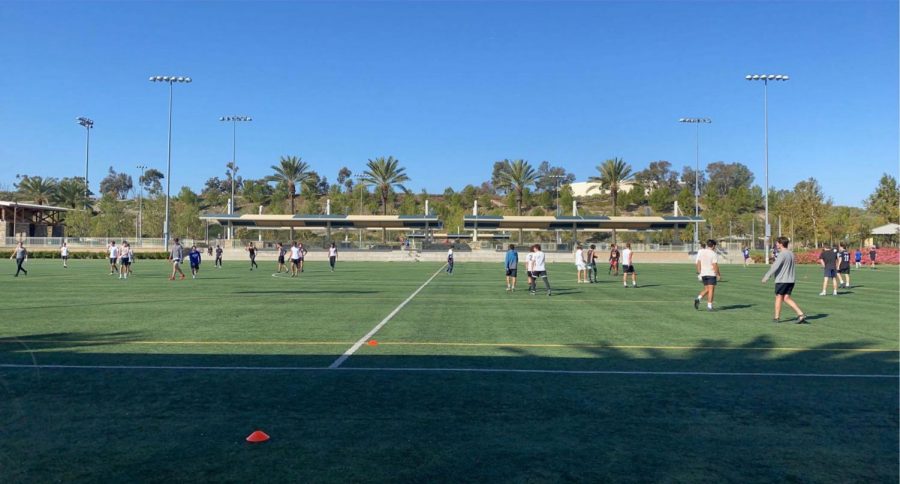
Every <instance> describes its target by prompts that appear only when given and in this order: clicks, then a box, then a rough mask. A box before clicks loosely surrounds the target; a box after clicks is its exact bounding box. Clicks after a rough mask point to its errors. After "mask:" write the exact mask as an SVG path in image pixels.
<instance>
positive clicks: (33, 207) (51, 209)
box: [0, 200, 72, 212]
mask: <svg viewBox="0 0 900 484" xmlns="http://www.w3.org/2000/svg"><path fill="white" fill-rule="evenodd" d="M0 207H15V208H27V209H30V210H46V211H48V212H68V211H69V210H72V209H71V208H66V207H54V206H53V205H38V204H35V203H22V202H9V201H6V200H0Z"/></svg>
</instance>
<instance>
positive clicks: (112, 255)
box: [59, 240, 134, 279]
mask: <svg viewBox="0 0 900 484" xmlns="http://www.w3.org/2000/svg"><path fill="white" fill-rule="evenodd" d="M106 251H107V252H108V253H109V275H113V274H119V279H128V275H129V274H131V273H132V271H131V263H132V262H134V251H133V250H132V249H131V244H129V243H128V242H127V241H125V240H123V241H122V245H120V246H116V241H115V240H112V241H110V242H109V245H108V246H107V247H106ZM59 252H60V256H61V257H62V258H63V267H68V262H69V248H68V247H67V246H66V243H65V242H63V245H62V247H60V248H59ZM63 254H65V255H63ZM116 261H118V262H119V264H118V265H117V264H116Z"/></svg>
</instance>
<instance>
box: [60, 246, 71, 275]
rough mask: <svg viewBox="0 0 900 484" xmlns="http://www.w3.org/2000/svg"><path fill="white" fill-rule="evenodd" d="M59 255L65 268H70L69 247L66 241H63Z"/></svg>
mask: <svg viewBox="0 0 900 484" xmlns="http://www.w3.org/2000/svg"><path fill="white" fill-rule="evenodd" d="M59 256H60V257H61V258H62V261H63V268H65V269H68V268H69V247H68V246H67V245H66V243H65V242H63V245H62V247H60V248H59Z"/></svg>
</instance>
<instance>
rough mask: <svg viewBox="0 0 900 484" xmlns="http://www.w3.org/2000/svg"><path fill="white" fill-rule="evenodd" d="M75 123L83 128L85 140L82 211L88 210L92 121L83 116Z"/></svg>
mask: <svg viewBox="0 0 900 484" xmlns="http://www.w3.org/2000/svg"><path fill="white" fill-rule="evenodd" d="M75 122H76V123H78V124H80V125H82V126H84V132H85V133H86V135H87V139H86V140H85V143H84V209H85V210H87V208H88V194H89V193H90V192H91V189H90V187H89V186H88V162H89V161H90V159H91V130H92V129H94V121H93V120H92V119H89V118H86V117H84V116H79V117H77V118H75Z"/></svg>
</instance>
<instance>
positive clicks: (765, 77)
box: [744, 74, 790, 265]
mask: <svg viewBox="0 0 900 484" xmlns="http://www.w3.org/2000/svg"><path fill="white" fill-rule="evenodd" d="M744 79H746V80H748V81H762V82H763V125H764V126H763V130H764V131H765V145H766V146H765V164H766V194H765V195H766V196H765V205H766V228H765V245H764V250H765V251H766V265H768V264H770V261H769V242H770V239H771V238H772V227H771V226H770V225H769V81H773V82H777V81H788V80H790V77H789V76H786V75H783V74H748V75H746V76H744ZM754 242H755V241H754Z"/></svg>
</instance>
